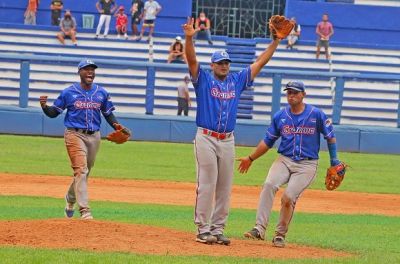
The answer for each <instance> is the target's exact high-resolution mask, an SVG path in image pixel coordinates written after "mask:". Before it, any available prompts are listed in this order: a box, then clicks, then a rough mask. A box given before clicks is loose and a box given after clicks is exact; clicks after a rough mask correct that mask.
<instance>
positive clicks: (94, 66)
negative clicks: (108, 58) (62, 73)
mask: <svg viewBox="0 0 400 264" xmlns="http://www.w3.org/2000/svg"><path fill="white" fill-rule="evenodd" d="M89 66H92V67H93V68H95V69H97V68H98V67H97V65H96V64H88V65H84V66H82V67H80V68H79V70H81V69H83V68H86V67H89Z"/></svg>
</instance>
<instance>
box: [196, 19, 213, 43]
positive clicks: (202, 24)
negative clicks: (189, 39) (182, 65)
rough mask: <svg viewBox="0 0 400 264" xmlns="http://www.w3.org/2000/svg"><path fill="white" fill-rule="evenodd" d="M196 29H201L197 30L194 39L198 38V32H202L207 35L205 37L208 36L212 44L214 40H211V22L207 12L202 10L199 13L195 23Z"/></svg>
mask: <svg viewBox="0 0 400 264" xmlns="http://www.w3.org/2000/svg"><path fill="white" fill-rule="evenodd" d="M195 28H196V29H199V31H197V33H196V35H195V36H194V40H196V39H197V36H198V34H202V35H205V37H206V38H207V41H208V44H210V45H212V44H213V42H212V41H211V31H210V28H211V22H210V19H208V18H207V17H206V13H204V12H201V13H200V14H199V17H198V18H197V19H196V25H195Z"/></svg>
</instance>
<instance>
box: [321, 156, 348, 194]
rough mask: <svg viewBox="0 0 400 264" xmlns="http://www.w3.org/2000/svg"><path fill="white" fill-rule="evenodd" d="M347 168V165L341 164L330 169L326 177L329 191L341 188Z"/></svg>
mask: <svg viewBox="0 0 400 264" xmlns="http://www.w3.org/2000/svg"><path fill="white" fill-rule="evenodd" d="M347 167H348V165H347V164H345V163H344V162H340V163H339V164H337V165H335V166H331V167H330V168H328V170H327V171H326V177H325V187H326V189H327V190H329V191H333V190H335V189H336V188H338V187H339V185H340V184H341V183H342V181H343V179H344V175H345V174H346V168H347Z"/></svg>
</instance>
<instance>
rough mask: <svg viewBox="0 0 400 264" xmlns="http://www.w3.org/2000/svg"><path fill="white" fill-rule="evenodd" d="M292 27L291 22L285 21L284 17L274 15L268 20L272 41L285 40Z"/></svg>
mask: <svg viewBox="0 0 400 264" xmlns="http://www.w3.org/2000/svg"><path fill="white" fill-rule="evenodd" d="M293 27H294V24H293V22H292V21H290V20H288V19H286V17H284V16H278V15H275V16H272V17H271V18H270V19H269V31H270V32H271V36H272V38H273V39H284V38H286V37H287V36H288V35H289V33H290V31H292V29H293Z"/></svg>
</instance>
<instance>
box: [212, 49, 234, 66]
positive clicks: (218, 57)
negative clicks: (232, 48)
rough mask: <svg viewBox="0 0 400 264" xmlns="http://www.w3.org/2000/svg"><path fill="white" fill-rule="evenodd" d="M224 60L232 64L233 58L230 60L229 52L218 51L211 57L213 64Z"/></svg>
mask: <svg viewBox="0 0 400 264" xmlns="http://www.w3.org/2000/svg"><path fill="white" fill-rule="evenodd" d="M223 60H226V61H229V62H232V60H231V58H229V54H228V52H226V51H225V50H219V51H216V52H214V53H213V55H212V56H211V62H212V63H215V62H219V61H223Z"/></svg>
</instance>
